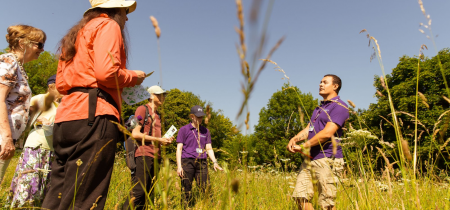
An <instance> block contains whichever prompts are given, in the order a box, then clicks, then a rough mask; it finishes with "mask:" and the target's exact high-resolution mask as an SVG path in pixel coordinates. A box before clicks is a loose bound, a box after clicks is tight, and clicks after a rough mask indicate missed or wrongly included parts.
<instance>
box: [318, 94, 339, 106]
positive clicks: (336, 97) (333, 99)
mask: <svg viewBox="0 0 450 210" xmlns="http://www.w3.org/2000/svg"><path fill="white" fill-rule="evenodd" d="M340 99H341V98H340V97H339V96H335V97H333V98H332V99H330V100H321V101H320V104H321V105H324V104H327V103H330V102H331V101H336V100H340Z"/></svg>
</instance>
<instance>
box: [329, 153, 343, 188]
mask: <svg viewBox="0 0 450 210" xmlns="http://www.w3.org/2000/svg"><path fill="white" fill-rule="evenodd" d="M329 160H330V166H332V176H331V177H329V179H328V183H339V179H340V178H341V176H342V173H343V171H344V159H343V158H338V159H334V160H332V159H329Z"/></svg>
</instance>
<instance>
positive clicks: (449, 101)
mask: <svg viewBox="0 0 450 210" xmlns="http://www.w3.org/2000/svg"><path fill="white" fill-rule="evenodd" d="M442 98H444V100H446V101H447V102H448V103H449V104H450V99H449V98H447V97H446V96H442Z"/></svg>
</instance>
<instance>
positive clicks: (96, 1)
mask: <svg viewBox="0 0 450 210" xmlns="http://www.w3.org/2000/svg"><path fill="white" fill-rule="evenodd" d="M89 2H91V6H92V7H91V8H89V9H88V10H86V12H87V11H89V10H91V9H94V8H122V7H123V8H128V9H129V10H128V14H130V13H132V12H133V11H134V10H136V1H126V0H89ZM86 12H84V14H86Z"/></svg>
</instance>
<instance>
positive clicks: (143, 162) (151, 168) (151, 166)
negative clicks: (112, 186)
mask: <svg viewBox="0 0 450 210" xmlns="http://www.w3.org/2000/svg"><path fill="white" fill-rule="evenodd" d="M158 163H159V162H158ZM154 176H155V159H154V158H152V157H148V156H140V157H137V158H136V171H135V173H134V174H132V175H131V181H132V182H133V185H135V186H134V188H133V189H132V191H131V196H130V197H134V198H135V199H134V202H133V204H134V207H135V209H136V210H141V209H145V205H146V201H147V196H146V195H145V192H147V193H148V194H151V191H150V190H151V189H152V187H153V181H154V180H156V179H153V178H154ZM144 187H145V189H144ZM150 197H152V196H150ZM152 202H153V201H152ZM129 203H130V201H129V200H128V199H127V201H126V202H125V204H124V206H123V209H129ZM130 209H133V208H130Z"/></svg>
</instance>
